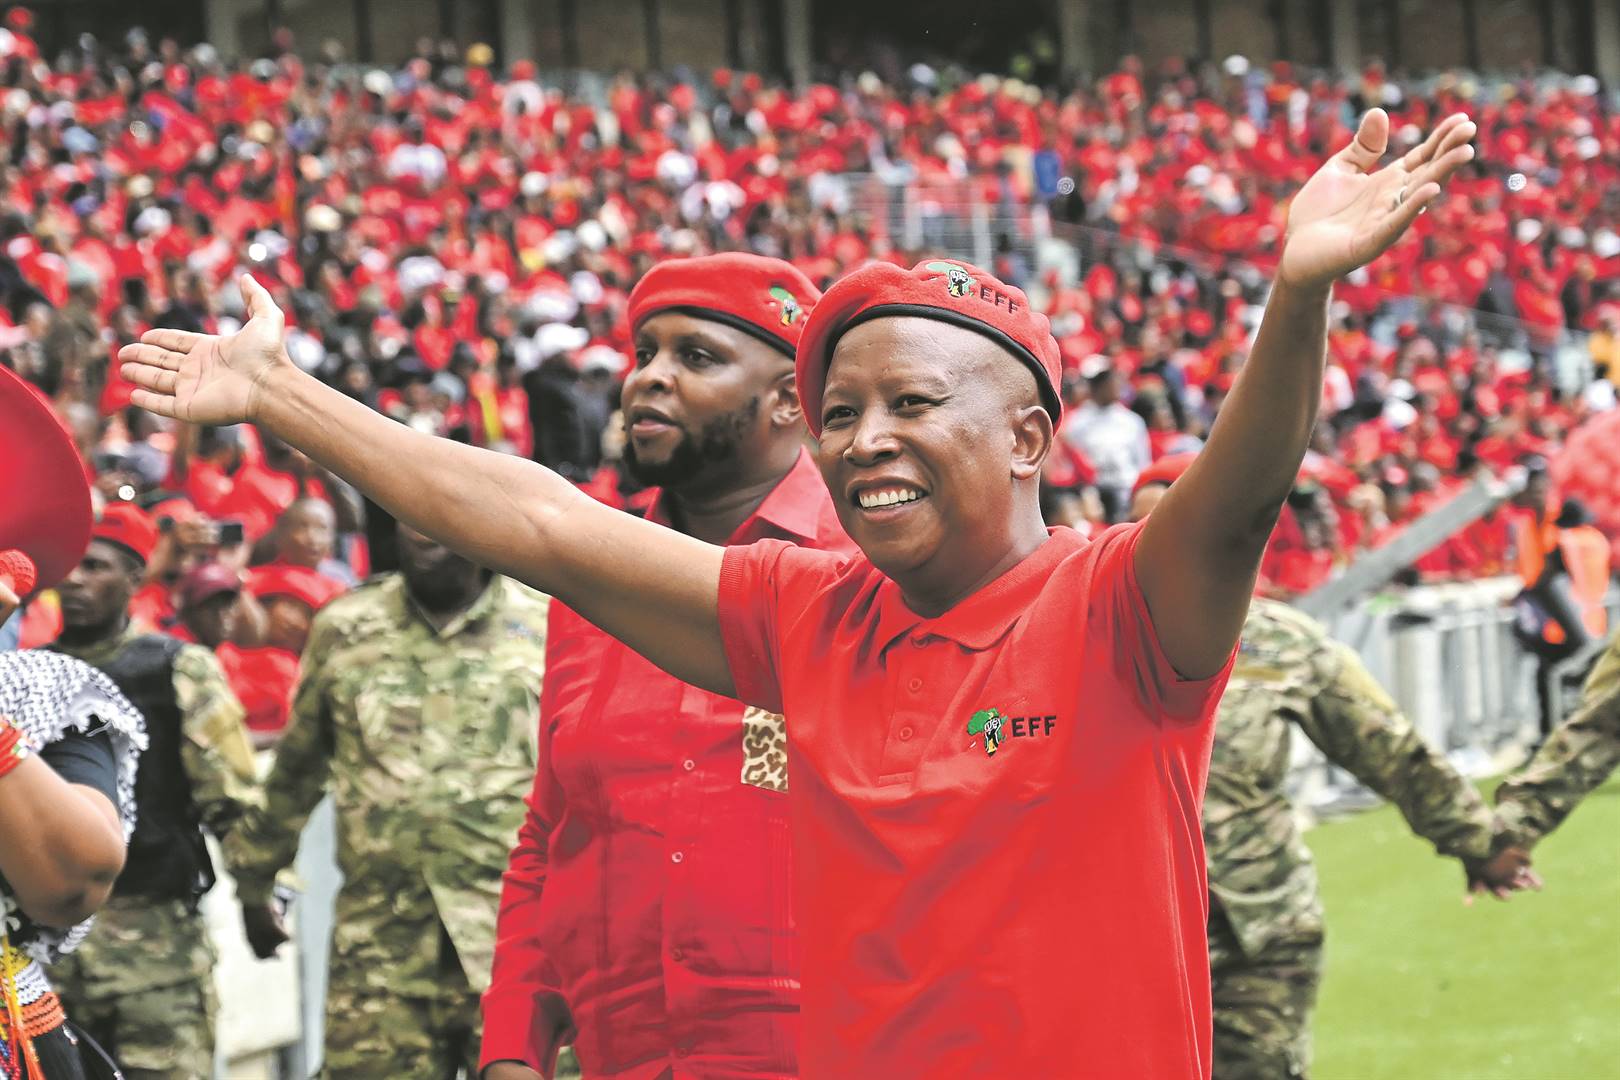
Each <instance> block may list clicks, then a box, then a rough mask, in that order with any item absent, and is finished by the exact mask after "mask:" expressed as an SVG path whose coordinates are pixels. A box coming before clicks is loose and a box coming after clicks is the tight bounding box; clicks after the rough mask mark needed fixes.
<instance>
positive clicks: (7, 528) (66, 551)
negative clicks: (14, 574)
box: [0, 367, 91, 589]
mask: <svg viewBox="0 0 1620 1080" xmlns="http://www.w3.org/2000/svg"><path fill="white" fill-rule="evenodd" d="M0 476H3V477H5V498H3V499H0V549H5V548H16V549H17V550H19V551H21V552H22V553H23V554H24V555H26V556H28V558H29V560H30V561H32V562H33V564H34V569H35V571H36V574H35V577H36V581H35V587H37V588H40V589H48V588H50V587H51V586H53V585H55V584H56V583H57V582H59V581H61V580H62V579H63V578H65V577H67V576H68V574H70V573H72V571H73V568H74V567H75V566H77V565H79V560H80V559H81V558H83V557H84V549H85V547H86V545H88V544H89V543H90V519H91V511H90V481H89V479H88V478H87V477H86V476H85V474H84V463H83V462H82V461H81V460H80V458H79V451H78V449H77V448H76V447H75V446H74V445H73V438H72V436H70V435H69V434H68V432H67V429H66V428H64V427H63V426H62V422H61V421H60V420H58V419H57V417H56V414H55V413H54V412H52V411H51V407H50V405H49V404H48V403H47V402H46V401H45V399H44V398H42V397H41V396H40V395H39V394H38V393H37V392H36V391H35V390H34V388H33V387H32V386H30V385H29V384H28V383H26V382H24V381H23V380H22V379H21V378H19V377H18V376H17V375H15V374H13V373H12V371H11V370H10V369H8V368H4V367H0Z"/></svg>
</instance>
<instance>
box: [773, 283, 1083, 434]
mask: <svg viewBox="0 0 1620 1080" xmlns="http://www.w3.org/2000/svg"><path fill="white" fill-rule="evenodd" d="M901 315H909V316H917V317H921V318H925V319H939V320H940V321H942V322H948V323H954V324H955V325H957V326H961V327H964V328H966V329H968V330H972V331H974V332H975V333H978V334H983V335H984V336H985V337H987V338H989V339H990V340H991V341H994V342H995V343H996V344H997V345H1000V346H1001V347H1002V348H1004V349H1006V350H1007V351H1008V352H1010V353H1012V354H1013V356H1014V357H1016V358H1017V359H1018V361H1019V362H1020V363H1022V364H1023V365H1024V366H1025V367H1027V368H1029V370H1030V371H1032V372H1033V373H1034V374H1035V382H1036V385H1037V386H1038V387H1039V388H1040V392H1041V404H1043V405H1044V406H1046V411H1047V412H1049V413H1051V414H1052V423H1053V425H1054V426H1055V425H1056V424H1057V422H1058V419H1059V417H1061V416H1062V414H1063V405H1062V400H1061V398H1059V396H1058V384H1059V382H1060V381H1061V379H1062V377H1063V361H1062V358H1061V356H1060V355H1059V353H1058V344H1057V342H1056V341H1055V340H1053V338H1052V327H1051V324H1049V323H1048V322H1047V321H1046V316H1045V315H1042V314H1041V313H1040V312H1038V311H1036V310H1035V309H1034V308H1032V307H1030V304H1029V297H1027V296H1025V295H1024V293H1023V291H1022V290H1020V289H1016V288H1014V287H1013V286H1011V285H1007V284H1005V283H1003V282H1000V281H997V280H996V279H995V278H994V277H992V276H991V275H990V274H989V273H988V272H986V271H984V270H980V269H979V268H978V267H976V266H973V265H972V264H970V263H963V262H953V261H947V260H944V259H931V260H929V261H928V262H922V263H918V264H917V265H916V266H914V267H912V268H911V269H910V270H902V269H900V268H899V267H898V266H895V265H894V264H893V263H886V262H878V263H872V264H871V265H869V266H865V267H862V268H861V269H859V270H857V271H855V272H854V273H853V274H850V275H849V276H848V277H845V278H844V279H843V280H841V281H839V282H838V283H837V284H836V285H834V286H833V287H832V288H830V289H828V290H827V295H826V296H824V297H822V298H821V302H820V303H819V304H817V305H816V310H815V311H814V312H812V313H811V316H810V319H809V321H808V322H807V323H806V324H805V328H804V337H803V338H802V339H801V340H800V341H799V355H798V385H799V400H800V401H801V402H803V403H804V419H805V422H806V423H807V424H808V425H809V426H810V433H811V434H812V435H817V436H819V435H820V434H821V395H822V391H823V390H825V389H826V386H827V366H828V364H829V363H831V361H832V353H833V349H834V348H836V347H837V345H838V339H839V338H841V337H843V336H844V334H845V333H846V332H847V331H848V330H849V329H850V328H852V327H854V326H858V325H859V324H861V323H863V322H867V321H869V320H871V319H878V318H883V317H885V316H901Z"/></svg>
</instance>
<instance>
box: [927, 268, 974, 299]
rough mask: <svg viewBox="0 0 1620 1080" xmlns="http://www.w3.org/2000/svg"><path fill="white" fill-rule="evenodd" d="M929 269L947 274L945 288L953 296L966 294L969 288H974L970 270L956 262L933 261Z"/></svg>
mask: <svg viewBox="0 0 1620 1080" xmlns="http://www.w3.org/2000/svg"><path fill="white" fill-rule="evenodd" d="M928 269H930V270H938V271H939V272H940V273H942V274H944V275H945V288H946V289H947V290H948V291H949V292H950V294H951V295H952V296H966V295H967V293H968V290H969V289H971V288H973V279H972V278H971V277H969V276H968V272H967V271H966V270H964V269H962V268H961V267H960V266H957V265H956V264H955V263H948V262H931V263H929V264H928Z"/></svg>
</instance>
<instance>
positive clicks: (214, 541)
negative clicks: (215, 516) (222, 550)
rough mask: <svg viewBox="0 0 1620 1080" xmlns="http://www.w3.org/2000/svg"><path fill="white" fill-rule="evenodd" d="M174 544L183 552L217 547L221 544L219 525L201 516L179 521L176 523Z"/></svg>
mask: <svg viewBox="0 0 1620 1080" xmlns="http://www.w3.org/2000/svg"><path fill="white" fill-rule="evenodd" d="M174 542H175V543H176V544H177V545H178V546H179V547H180V548H181V549H182V550H187V549H192V548H204V547H208V548H211V547H216V546H218V544H219V525H218V524H217V523H216V522H215V521H213V520H212V519H210V518H206V517H204V516H203V515H201V514H198V515H196V516H194V517H187V518H180V519H177V520H176V521H175V523H174Z"/></svg>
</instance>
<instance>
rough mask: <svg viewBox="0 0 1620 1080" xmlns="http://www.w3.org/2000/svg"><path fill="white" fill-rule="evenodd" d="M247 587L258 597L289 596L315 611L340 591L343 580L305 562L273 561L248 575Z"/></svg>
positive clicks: (335, 596) (340, 592)
mask: <svg viewBox="0 0 1620 1080" xmlns="http://www.w3.org/2000/svg"><path fill="white" fill-rule="evenodd" d="M248 588H249V589H251V590H252V591H253V595H254V596H256V597H258V598H259V599H260V600H268V599H270V598H271V597H272V596H290V597H292V598H293V599H294V600H299V601H302V602H303V603H305V604H308V605H309V607H310V609H311V610H312V611H319V610H320V609H321V608H323V607H325V606H326V605H327V604H328V603H330V602H331V601H332V600H335V599H337V598H338V597H339V596H341V595H342V594H343V583H342V582H340V581H337V580H335V579H333V578H329V577H327V576H326V575H325V574H323V573H321V572H319V571H318V570H311V569H310V568H309V567H307V566H288V565H286V564H282V563H277V564H274V565H271V566H261V567H259V568H258V569H257V570H255V571H253V573H252V574H251V575H250V576H249V578H248Z"/></svg>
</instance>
